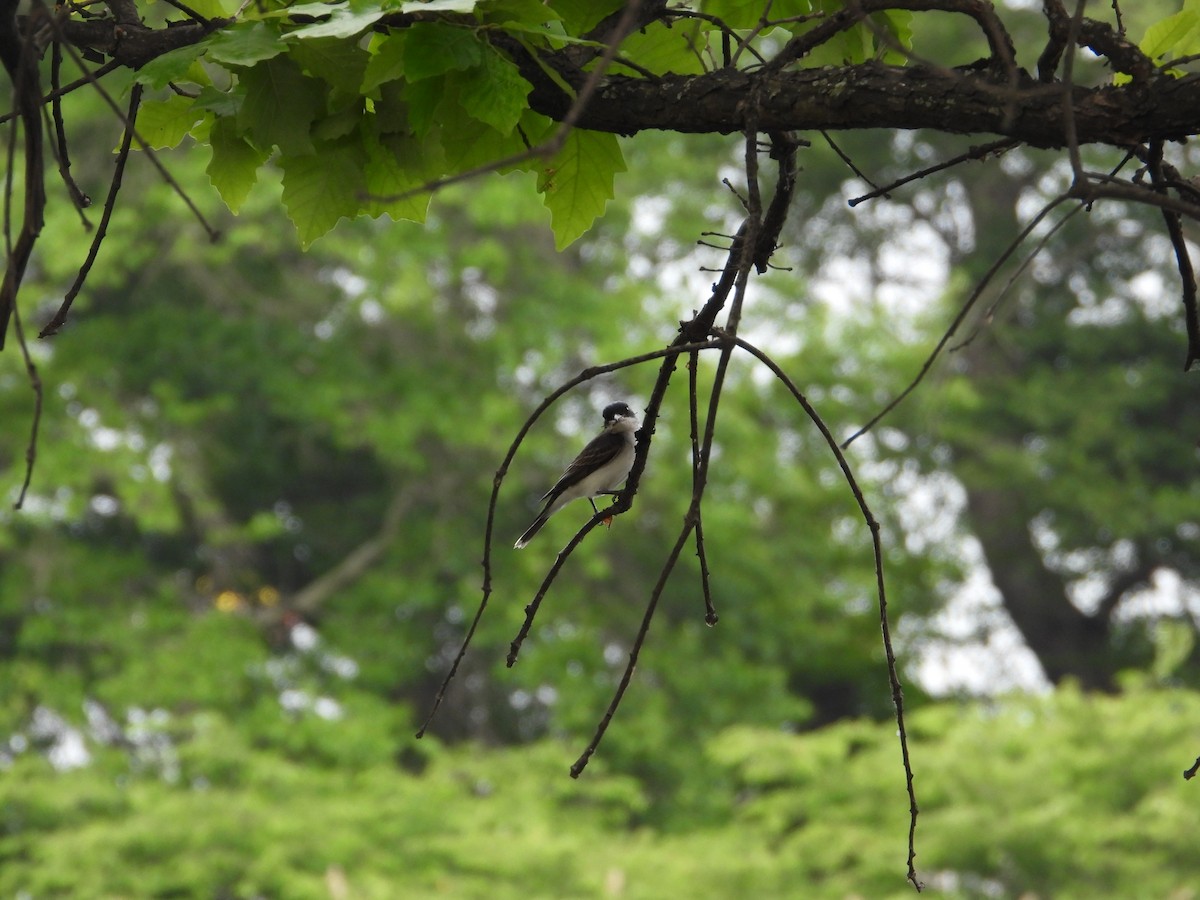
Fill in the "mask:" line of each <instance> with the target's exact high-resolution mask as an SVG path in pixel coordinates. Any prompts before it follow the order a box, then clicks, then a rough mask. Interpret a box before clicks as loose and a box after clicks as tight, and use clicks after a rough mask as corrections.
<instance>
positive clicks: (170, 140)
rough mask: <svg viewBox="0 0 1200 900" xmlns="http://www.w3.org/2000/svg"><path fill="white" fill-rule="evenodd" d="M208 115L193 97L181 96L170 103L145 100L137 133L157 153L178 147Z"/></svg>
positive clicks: (167, 100)
mask: <svg viewBox="0 0 1200 900" xmlns="http://www.w3.org/2000/svg"><path fill="white" fill-rule="evenodd" d="M204 112H205V111H204V109H202V108H201V107H198V106H196V104H195V103H194V102H193V100H192V98H190V97H181V96H179V95H178V94H172V95H171V96H170V97H168V98H167V99H166V100H144V101H142V103H141V105H140V106H139V107H138V114H137V123H136V125H137V132H138V134H140V135H141V136H142V139H143V140H145V142H146V143H147V144H149V145H150V146H151V147H152V148H153V149H155V150H165V149H167V148H168V147H178V146H179V142H180V141H182V140H183V139H184V137H185V136H186V135H187V133H188V132H189V131H191V130H192V126H194V125H195V124H196V123H197V122H199V121H200V120H201V119H203V118H204Z"/></svg>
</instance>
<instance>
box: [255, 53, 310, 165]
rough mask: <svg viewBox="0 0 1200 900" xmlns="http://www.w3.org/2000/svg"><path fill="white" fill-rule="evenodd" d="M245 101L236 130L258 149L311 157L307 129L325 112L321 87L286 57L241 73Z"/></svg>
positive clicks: (269, 61)
mask: <svg viewBox="0 0 1200 900" xmlns="http://www.w3.org/2000/svg"><path fill="white" fill-rule="evenodd" d="M241 80H242V84H243V86H244V87H245V89H246V99H245V100H244V101H243V102H242V108H241V109H240V110H239V111H238V117H237V121H238V126H239V127H240V128H241V129H242V131H243V132H247V133H249V134H250V135H251V138H252V139H253V141H254V143H255V145H256V146H258V147H259V149H262V150H267V149H269V148H270V147H272V146H278V147H279V149H280V150H281V151H282V152H283V153H288V154H292V155H295V154H299V153H311V152H312V150H313V145H312V139H311V138H310V137H309V128H310V127H311V125H312V123H313V121H314V120H315V119H316V118H317V116H318V115H320V114H321V113H322V112H324V110H325V94H326V88H325V87H324V85H323V84H322V83H321V82H320V81H318V80H316V79H314V78H309V77H307V76H306V75H305V74H304V73H303V72H301V71H300V67H299V66H298V65H296V64H295V63H294V62H292V61H291V60H290V59H288V58H287V57H278V58H276V59H272V60H268V61H267V62H265V63H260V64H259V65H257V66H255V67H254V68H253V69H250V70H248V71H246V72H243V73H242V75H241Z"/></svg>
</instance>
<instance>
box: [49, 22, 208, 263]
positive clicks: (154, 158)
mask: <svg viewBox="0 0 1200 900" xmlns="http://www.w3.org/2000/svg"><path fill="white" fill-rule="evenodd" d="M51 21H54V20H53V19H52V20H51ZM55 27H56V28H57V25H55ZM56 38H57V39H58V40H59V41H62V43H63V47H65V48H66V51H67V54H68V55H69V56H70V57H71V60H72V62H74V63H75V65H76V66H77V67H78V68H79V71H81V72H83V73H85V77H86V78H87V79H88V83H89V84H91V85H92V87H94V88H95V89H96V92H97V93H98V94H99V95H100V97H101V98H102V99H103V100H104V102H105V103H106V104H107V105H108V108H109V109H111V110H112V111H113V112H114V113H115V114H116V116H117V118H119V119H120V120H121V122H122V123H123V124H124V125H125V127H126V128H127V129H129V130H130V132H131V133H132V135H133V139H134V140H135V141H137V144H138V146H139V147H140V148H141V149H142V150H144V151H145V153H146V158H147V159H148V160H150V163H151V165H153V166H154V168H155V169H156V170H157V171H158V174H159V177H160V178H162V180H163V181H165V182H166V183H167V185H168V186H169V187H170V188H171V190H173V191H174V192H175V194H176V196H178V197H179V198H180V199H181V200H182V201H183V202H184V205H185V206H187V208H188V209H189V210H190V211H191V213H192V215H193V216H194V217H195V219H196V221H197V222H199V223H200V227H201V228H203V229H204V231H205V232H206V233H207V234H208V237H209V240H211V241H216V240H218V239H219V238H220V237H221V233H220V232H219V231H218V230H217V229H215V228H213V227H212V225H210V224H209V223H208V220H207V219H206V218H205V217H204V214H203V213H202V212H200V208H199V207H197V206H196V204H195V202H194V201H193V200H192V198H191V196H189V194H188V193H187V191H185V190H184V189H183V186H182V185H180V183H179V182H178V181H176V180H175V176H174V175H172V174H171V173H170V172H169V171H167V167H166V166H164V165H163V163H162V160H160V159H159V158H158V154H157V153H155V152H154V148H153V147H151V146H150V145H149V144H148V143H147V142H146V139H145V138H143V137H142V136H141V135H140V134H138V131H137V129H136V128H135V127H134V125H133V123H132V122H130V121H129V118H128V117H127V116H126V115H125V112H124V110H122V109H121V107H120V106H118V105H117V102H116V101H115V100H114V99H113V98H112V95H111V94H109V92H108V90H107V89H106V88H105V87H104V85H102V84H101V83H100V82H99V80H97V78H96V77H95V75H94V74H93V73H91V72H89V71H88V68H87V66H85V65H84V63H83V60H82V59H81V58H80V56H79V54H78V53H76V52H75V48H74V47H72V46H71V45H70V44H69V43H67V42H65V41H63V36H62V34H61V33H57V34H56Z"/></svg>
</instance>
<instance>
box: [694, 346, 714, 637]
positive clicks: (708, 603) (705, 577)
mask: <svg viewBox="0 0 1200 900" xmlns="http://www.w3.org/2000/svg"><path fill="white" fill-rule="evenodd" d="M699 368H700V354H699V353H698V352H697V351H695V350H693V351H692V354H691V357H690V358H689V359H688V422H689V426H690V435H691V443H692V494H693V496H694V495H695V493H696V480H697V478H698V477H699V474H700V471H699V470H700V423H699V410H698V406H699V403H698V399H699V398H698V396H697V390H696V381H697V370H698V369H699ZM696 558H697V559H698V560H699V562H700V590H701V592H702V593H703V595H704V621H705V623H706V624H708V625H716V624H717V622H718V621H719V618H720V617H719V616H718V615H717V609H716V606H715V605H714V604H713V599H712V581H711V578H710V576H709V572H708V553H707V552H706V551H705V549H704V518H703V515H702V513H701V510H700V509H697V510H696Z"/></svg>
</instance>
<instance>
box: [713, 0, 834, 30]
mask: <svg viewBox="0 0 1200 900" xmlns="http://www.w3.org/2000/svg"><path fill="white" fill-rule="evenodd" d="M839 5H840V3H839ZM766 8H767V5H766V3H764V2H763V0H708V2H707V3H705V4H704V11H705V12H706V13H709V14H711V15H714V16H716V17H717V18H718V19H720V20H721V21H722V22H724V23H725V24H726V25H728V26H729V27H730V28H754V27H756V26H757V25H758V24H759V23H760V22H761V21H762V18H763V12H764V10H766ZM810 12H812V4H811V3H810V2H809V0H776V2H774V3H772V4H771V10H770V16H769V18H771V19H786V18H790V17H792V16H804V15H808V14H809V13H810Z"/></svg>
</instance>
